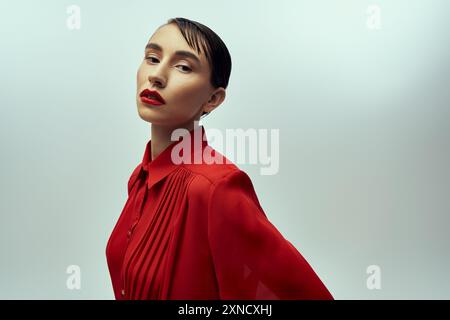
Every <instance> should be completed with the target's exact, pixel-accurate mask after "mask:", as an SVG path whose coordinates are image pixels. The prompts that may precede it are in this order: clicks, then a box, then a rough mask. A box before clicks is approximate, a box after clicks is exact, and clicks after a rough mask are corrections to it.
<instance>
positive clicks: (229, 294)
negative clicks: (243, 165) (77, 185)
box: [106, 126, 333, 300]
mask: <svg viewBox="0 0 450 320" xmlns="http://www.w3.org/2000/svg"><path fill="white" fill-rule="evenodd" d="M194 131H195V134H194ZM196 134H198V135H199V136H200V139H201V137H202V136H204V139H205V140H203V139H202V141H201V142H200V141H197V142H194V140H195V139H194V138H196ZM181 141H183V139H180V140H179V141H174V142H173V143H172V144H171V145H169V146H168V147H167V148H166V149H164V151H162V152H161V153H160V154H159V155H158V156H157V157H156V158H155V159H154V160H153V161H152V160H151V143H150V141H148V143H147V146H146V149H145V152H144V156H143V160H142V163H140V164H139V165H138V166H137V167H136V169H135V170H134V171H133V173H132V174H131V177H130V179H129V181H128V199H127V201H126V203H125V206H124V208H123V210H122V213H121V214H120V217H119V219H118V221H117V223H116V225H115V227H114V230H113V231H112V233H111V236H110V238H109V240H108V244H107V246H106V257H107V263H108V268H109V272H110V275H111V280H112V285H113V289H114V295H115V298H116V299H162V300H164V299H172V300H175V299H243V300H252V299H290V300H294V299H333V296H332V295H331V294H330V292H329V291H328V290H327V288H326V287H325V286H324V284H323V283H322V281H321V280H320V279H319V277H318V276H317V274H316V273H315V272H314V271H313V269H312V268H311V266H310V265H309V264H308V262H307V261H306V260H305V259H304V258H303V256H302V255H301V254H300V253H299V252H298V251H297V250H296V249H295V247H294V246H293V245H292V244H291V243H290V242H289V241H288V240H286V239H285V238H284V237H283V236H282V235H281V233H280V232H279V231H278V230H277V229H276V228H275V226H274V225H273V224H272V223H271V222H270V221H269V220H268V218H267V217H266V214H265V213H264V211H263V209H262V208H261V206H260V203H259V201H258V198H257V196H256V193H255V190H254V188H253V185H252V182H251V180H250V178H249V176H248V175H247V174H246V173H245V172H244V171H241V170H240V169H239V168H238V167H237V166H236V165H235V164H233V163H231V162H229V163H226V162H225V161H224V162H223V163H212V164H211V162H212V161H206V160H205V159H210V160H211V159H215V158H217V157H218V156H220V157H223V158H222V159H224V160H227V161H229V160H228V159H227V158H225V157H224V156H223V155H221V154H220V153H219V152H217V151H216V150H214V149H213V148H212V147H210V146H209V145H208V142H207V140H206V134H205V130H204V128H203V126H200V127H198V128H197V129H193V130H191V132H190V140H187V141H188V142H189V143H190V146H191V150H192V152H191V155H190V156H194V158H192V157H191V159H192V161H191V163H181V164H176V163H174V162H173V161H172V160H171V159H172V157H171V153H172V149H174V147H175V146H177V145H178V147H177V149H175V150H174V151H176V150H179V149H180V146H181V145H179V143H180V142H181ZM178 152H179V151H178ZM199 155H200V158H201V160H202V163H195V162H194V159H196V158H195V157H198V156H199ZM201 155H204V156H205V157H204V158H203V157H202V156H201ZM211 157H213V158H211ZM197 159H198V158H197Z"/></svg>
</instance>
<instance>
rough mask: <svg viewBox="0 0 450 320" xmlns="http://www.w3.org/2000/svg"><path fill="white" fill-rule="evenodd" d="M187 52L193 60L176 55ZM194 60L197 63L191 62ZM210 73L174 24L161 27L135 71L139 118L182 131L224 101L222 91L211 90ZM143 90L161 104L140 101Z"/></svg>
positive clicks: (206, 64)
mask: <svg viewBox="0 0 450 320" xmlns="http://www.w3.org/2000/svg"><path fill="white" fill-rule="evenodd" d="M176 51H187V52H189V53H191V54H192V55H193V56H186V55H183V54H176ZM195 57H197V59H195ZM210 75H211V69H210V66H209V63H208V60H207V59H206V57H205V55H204V53H203V52H202V53H201V54H200V55H199V54H198V53H197V52H195V50H192V49H191V47H189V45H188V43H187V42H186V40H185V39H184V38H183V35H182V34H181V32H180V30H179V29H178V26H177V25H175V24H168V25H163V26H162V27H160V28H159V29H158V30H156V31H155V33H154V34H153V35H152V37H151V38H150V40H149V42H148V44H147V46H146V48H145V55H144V59H143V60H142V63H141V65H140V66H139V69H138V71H137V92H136V101H137V108H138V113H139V116H140V117H141V118H142V119H143V120H145V121H148V122H150V123H152V124H156V125H163V126H170V127H182V126H185V125H186V126H190V125H189V124H190V123H192V122H193V121H194V120H198V119H199V118H200V116H201V115H202V113H203V111H206V112H209V111H211V110H212V109H214V108H215V107H217V106H218V105H219V104H220V103H221V102H222V101H223V99H224V98H225V90H224V89H223V88H217V89H214V88H213V86H212V85H211V84H210V82H209V79H210ZM144 89H149V90H155V91H157V92H158V93H159V94H160V95H161V96H162V98H163V99H164V101H165V104H162V105H159V106H155V105H151V104H147V103H144V102H142V101H141V98H140V93H141V92H142V91H143V90H144Z"/></svg>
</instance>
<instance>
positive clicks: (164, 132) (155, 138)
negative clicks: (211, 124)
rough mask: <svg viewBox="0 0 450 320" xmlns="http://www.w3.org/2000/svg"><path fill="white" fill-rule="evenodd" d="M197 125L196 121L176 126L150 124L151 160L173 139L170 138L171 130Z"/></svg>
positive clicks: (192, 127)
mask: <svg viewBox="0 0 450 320" xmlns="http://www.w3.org/2000/svg"><path fill="white" fill-rule="evenodd" d="M198 127H199V123H198V121H192V122H188V123H186V124H184V125H182V126H178V127H176V128H173V127H167V126H161V125H156V124H151V142H150V143H151V153H152V154H151V156H152V161H153V160H154V159H155V158H156V157H157V156H158V155H159V154H160V153H161V152H163V151H164V150H165V149H166V148H167V147H168V146H169V145H171V144H172V143H173V142H174V141H172V140H171V136H172V132H173V131H174V130H175V129H180V128H184V129H186V130H188V131H191V130H193V129H196V128H198Z"/></svg>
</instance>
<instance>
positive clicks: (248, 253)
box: [208, 169, 333, 300]
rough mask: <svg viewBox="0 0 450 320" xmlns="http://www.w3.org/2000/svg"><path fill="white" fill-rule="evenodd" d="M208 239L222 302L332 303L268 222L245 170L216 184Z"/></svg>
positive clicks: (307, 268) (324, 290)
mask: <svg viewBox="0 0 450 320" xmlns="http://www.w3.org/2000/svg"><path fill="white" fill-rule="evenodd" d="M208 241H209V247H210V250H211V256H212V260H213V264H214V270H215V274H216V279H217V286H218V288H219V296H220V299H242V300H253V299H274V300H277V299H283V300H300V299H314V300H316V299H317V300H319V299H331V300H332V299H333V297H332V295H331V293H330V292H329V291H328V290H327V288H326V287H325V286H324V284H323V283H322V281H321V280H320V279H319V277H318V276H317V274H316V273H315V272H314V270H313V269H312V268H311V266H310V265H309V264H308V262H307V261H306V260H305V259H304V258H303V256H302V255H301V254H300V252H299V251H297V249H296V248H295V247H294V246H293V245H292V244H291V243H290V242H289V241H288V240H287V239H285V238H284V237H283V236H282V234H281V233H280V232H279V231H278V230H277V229H276V227H275V226H274V225H273V224H272V223H271V222H270V221H269V220H268V218H267V216H266V214H265V213H264V211H263V209H262V208H261V205H260V203H259V201H258V199H257V196H256V193H255V191H254V188H253V185H252V182H251V180H250V178H249V177H248V175H247V174H246V173H245V172H244V171H241V170H239V169H237V170H234V171H233V172H231V173H229V174H227V175H226V176H225V177H224V178H222V179H221V180H220V181H218V182H217V183H216V184H213V185H212V186H211V189H210V193H209V204H208Z"/></svg>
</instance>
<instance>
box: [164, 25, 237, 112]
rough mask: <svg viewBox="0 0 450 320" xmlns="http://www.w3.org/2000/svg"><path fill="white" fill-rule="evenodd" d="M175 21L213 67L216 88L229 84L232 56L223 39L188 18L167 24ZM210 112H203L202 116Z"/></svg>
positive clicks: (193, 46) (212, 76)
mask: <svg viewBox="0 0 450 320" xmlns="http://www.w3.org/2000/svg"><path fill="white" fill-rule="evenodd" d="M170 23H175V24H176V25H177V26H178V28H179V29H180V32H181V34H182V35H183V37H184V38H185V39H186V42H187V43H188V44H189V46H190V47H191V48H192V49H194V50H195V51H197V53H198V54H200V53H203V54H204V55H205V57H206V59H207V60H208V62H209V66H210V68H211V77H210V82H211V85H212V86H213V87H214V88H219V87H222V88H224V89H226V88H227V86H228V81H229V79H230V74H231V56H230V53H229V52H228V48H227V46H226V45H225V43H224V42H223V41H222V39H221V38H220V37H219V36H218V35H217V34H216V33H215V32H214V31H212V30H211V29H210V28H208V27H207V26H205V25H203V24H201V23H199V22H197V21H193V20H189V19H186V18H181V17H177V18H171V19H169V20H168V21H167V23H166V24H170ZM208 113H209V112H203V114H202V116H204V115H207V114H208Z"/></svg>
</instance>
